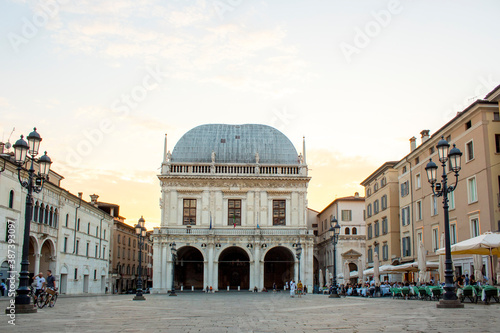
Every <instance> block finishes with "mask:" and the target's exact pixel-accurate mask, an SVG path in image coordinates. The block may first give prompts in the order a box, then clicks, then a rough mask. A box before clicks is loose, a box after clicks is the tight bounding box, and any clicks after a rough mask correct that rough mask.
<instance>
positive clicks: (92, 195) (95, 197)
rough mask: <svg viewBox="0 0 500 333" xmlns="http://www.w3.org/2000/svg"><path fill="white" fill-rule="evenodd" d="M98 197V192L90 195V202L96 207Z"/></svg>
mask: <svg viewBox="0 0 500 333" xmlns="http://www.w3.org/2000/svg"><path fill="white" fill-rule="evenodd" d="M97 198H99V196H98V195H97V194H91V195H90V203H91V204H92V205H94V206H96V207H97Z"/></svg>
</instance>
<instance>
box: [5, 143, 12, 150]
mask: <svg viewBox="0 0 500 333" xmlns="http://www.w3.org/2000/svg"><path fill="white" fill-rule="evenodd" d="M10 147H12V145H11V144H10V142H8V141H7V143H6V144H5V148H7V149H10Z"/></svg>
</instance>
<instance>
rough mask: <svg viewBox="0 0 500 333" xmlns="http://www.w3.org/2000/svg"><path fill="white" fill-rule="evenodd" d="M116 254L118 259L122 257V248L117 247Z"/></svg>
mask: <svg viewBox="0 0 500 333" xmlns="http://www.w3.org/2000/svg"><path fill="white" fill-rule="evenodd" d="M116 256H117V258H118V259H120V248H117V251H116Z"/></svg>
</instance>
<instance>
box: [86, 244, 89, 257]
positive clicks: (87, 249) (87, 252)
mask: <svg viewBox="0 0 500 333" xmlns="http://www.w3.org/2000/svg"><path fill="white" fill-rule="evenodd" d="M85 256H86V257H88V256H89V243H87V246H86V248H85Z"/></svg>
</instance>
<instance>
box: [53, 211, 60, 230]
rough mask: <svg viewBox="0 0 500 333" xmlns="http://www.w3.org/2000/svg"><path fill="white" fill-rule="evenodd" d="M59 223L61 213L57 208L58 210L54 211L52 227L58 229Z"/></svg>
mask: <svg viewBox="0 0 500 333" xmlns="http://www.w3.org/2000/svg"><path fill="white" fill-rule="evenodd" d="M58 223H59V212H58V211H57V208H56V210H54V223H53V225H52V226H53V227H54V228H57V224H58Z"/></svg>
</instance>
